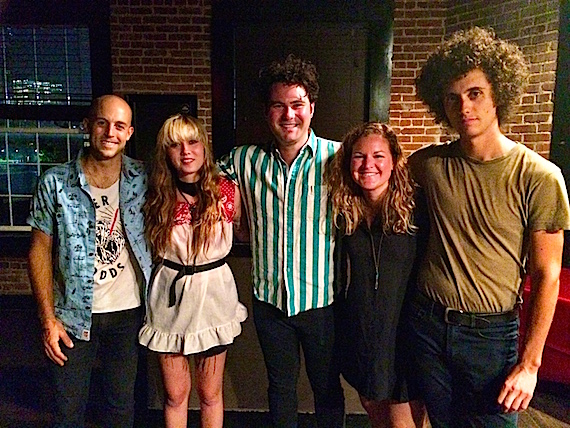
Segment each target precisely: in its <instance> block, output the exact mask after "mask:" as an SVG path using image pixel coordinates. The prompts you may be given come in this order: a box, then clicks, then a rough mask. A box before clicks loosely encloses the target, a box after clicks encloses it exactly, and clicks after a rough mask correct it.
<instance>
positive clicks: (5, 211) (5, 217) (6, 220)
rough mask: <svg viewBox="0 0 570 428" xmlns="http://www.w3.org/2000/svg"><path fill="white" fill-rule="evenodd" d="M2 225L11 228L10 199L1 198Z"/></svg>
mask: <svg viewBox="0 0 570 428" xmlns="http://www.w3.org/2000/svg"><path fill="white" fill-rule="evenodd" d="M0 225H1V226H11V224H10V199H9V198H7V197H1V196H0Z"/></svg>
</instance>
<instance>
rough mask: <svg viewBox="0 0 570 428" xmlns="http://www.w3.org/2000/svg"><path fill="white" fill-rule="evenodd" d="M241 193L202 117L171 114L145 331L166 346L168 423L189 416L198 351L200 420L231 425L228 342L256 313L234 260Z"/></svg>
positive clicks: (156, 196) (157, 165)
mask: <svg viewBox="0 0 570 428" xmlns="http://www.w3.org/2000/svg"><path fill="white" fill-rule="evenodd" d="M240 202H241V201H240V195H239V191H238V189H237V187H236V186H235V185H234V184H233V183H232V182H231V181H229V180H227V179H225V178H222V177H219V176H218V175H217V173H216V169H215V164H214V161H213V153H212V146H211V143H210V142H209V141H208V135H207V133H206V131H205V129H204V126H203V125H202V123H201V122H200V121H198V120H197V119H195V118H193V117H191V116H187V115H182V114H178V115H175V116H172V117H170V118H169V119H167V120H166V122H165V123H164V124H163V126H162V128H161V129H160V131H159V133H158V137H157V143H156V150H155V154H154V158H153V164H152V171H151V175H150V183H149V191H148V196H147V203H146V205H145V218H146V233H147V236H148V239H149V242H150V245H151V249H152V253H153V257H154V260H155V267H154V272H153V276H152V279H151V283H150V286H149V290H148V293H147V304H146V305H147V314H146V317H145V322H144V325H143V327H142V329H141V331H140V333H139V341H140V343H141V344H142V345H144V346H146V347H148V348H149V349H150V350H152V351H155V352H157V353H159V354H158V361H159V364H160V369H161V373H162V380H163V383H164V391H165V402H164V419H165V425H166V427H175V426H176V427H185V426H186V425H187V415H188V399H189V396H190V390H191V382H192V381H191V370H190V361H189V360H190V356H193V357H194V363H195V379H194V382H195V383H196V388H197V392H198V397H199V400H200V415H201V416H200V417H201V426H202V427H220V428H221V427H222V425H223V415H224V404H223V396H222V383H223V376H224V366H225V360H226V352H227V346H228V345H229V344H231V343H232V342H233V340H234V338H235V337H236V336H237V335H239V334H240V333H241V322H243V321H245V319H246V318H247V309H246V308H245V306H244V305H242V304H241V303H240V302H239V300H238V294H237V288H236V284H235V282H234V278H233V275H232V272H231V270H230V268H229V266H228V265H227V264H226V263H225V257H226V256H227V255H228V253H229V251H230V248H231V245H232V239H233V236H232V235H233V233H234V231H235V232H236V233H238V231H240V230H241V229H240V228H239V220H240V217H241V215H240V214H241V210H240V206H241V203H240ZM242 233H246V232H242Z"/></svg>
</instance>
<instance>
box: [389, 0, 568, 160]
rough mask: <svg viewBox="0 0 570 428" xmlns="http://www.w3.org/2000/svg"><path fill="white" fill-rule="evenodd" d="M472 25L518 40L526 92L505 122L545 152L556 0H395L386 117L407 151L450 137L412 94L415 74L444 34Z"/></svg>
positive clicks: (549, 119)
mask: <svg viewBox="0 0 570 428" xmlns="http://www.w3.org/2000/svg"><path fill="white" fill-rule="evenodd" d="M472 25H479V26H490V27H493V28H494V29H495V31H496V32H497V34H498V35H499V36H500V37H502V38H505V39H508V40H512V41H514V42H516V43H517V44H519V46H521V48H522V50H523V52H524V54H525V56H526V58H527V60H528V61H529V63H530V66H531V76H530V79H529V85H528V87H527V94H525V95H524V96H523V98H522V103H521V107H520V109H519V112H518V114H516V115H515V116H514V117H513V120H512V123H510V124H506V125H505V126H504V128H503V130H504V131H505V133H506V134H507V135H508V136H509V137H510V138H511V139H513V140H516V141H520V142H522V143H524V144H526V145H527V146H528V147H530V148H532V149H533V150H535V151H537V152H539V153H540V154H542V155H543V156H545V157H548V152H549V149H550V130H551V125H552V110H553V103H552V101H553V92H554V84H555V73H556V55H557V41H558V26H559V2H558V1H552V0H535V1H532V2H529V1H527V0H505V1H502V2H488V1H486V0H472V1H469V2H466V1H463V0H450V1H443V0H434V1H417V0H397V1H396V9H395V20H394V57H393V73H392V76H393V77H392V102H391V106H390V122H391V124H392V125H393V126H394V127H395V128H396V130H397V131H398V132H399V134H400V139H401V141H402V142H403V143H404V145H405V148H406V150H407V151H408V152H411V151H414V150H416V149H417V148H419V147H421V146H422V145H424V144H426V143H434V142H440V141H448V140H449V139H451V138H453V136H452V135H449V132H447V130H445V129H442V128H441V127H439V126H437V125H435V123H434V121H433V119H432V117H431V115H430V114H429V113H427V111H426V109H425V108H424V107H423V105H422V104H421V103H420V102H418V101H416V99H415V95H414V94H415V88H414V79H415V77H416V75H417V71H418V69H419V68H420V67H421V65H422V64H423V62H424V60H425V58H426V53H428V52H430V51H431V50H433V48H434V47H435V46H436V45H437V44H438V43H439V42H440V41H441V40H442V38H443V37H444V36H445V34H449V33H452V32H453V31H455V30H457V29H460V28H466V27H469V26H472Z"/></svg>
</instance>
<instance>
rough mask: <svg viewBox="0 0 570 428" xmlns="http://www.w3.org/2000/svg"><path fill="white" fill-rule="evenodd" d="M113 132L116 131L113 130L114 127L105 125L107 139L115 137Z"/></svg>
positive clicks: (108, 124)
mask: <svg viewBox="0 0 570 428" xmlns="http://www.w3.org/2000/svg"><path fill="white" fill-rule="evenodd" d="M113 130H114V128H113V125H112V124H110V123H107V124H106V125H105V135H106V136H107V137H113V136H114V132H113Z"/></svg>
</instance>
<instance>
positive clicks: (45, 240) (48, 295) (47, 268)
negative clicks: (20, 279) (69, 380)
mask: <svg viewBox="0 0 570 428" xmlns="http://www.w3.org/2000/svg"><path fill="white" fill-rule="evenodd" d="M52 245H53V242H52V237H51V236H49V235H47V234H45V233H44V232H42V231H40V230H38V229H32V241H31V244H30V252H29V254H28V270H29V272H28V273H29V275H30V281H31V283H32V290H33V292H34V296H35V298H36V301H37V306H38V315H39V318H40V323H41V326H42V340H43V344H44V351H45V353H46V355H47V356H48V357H49V358H50V359H51V360H52V361H53V362H54V363H56V364H59V365H60V366H63V364H64V363H65V361H67V357H66V356H65V354H64V353H63V352H62V351H61V347H60V345H59V341H60V340H61V341H62V342H63V343H64V344H65V345H66V346H67V347H68V348H71V347H73V342H72V341H71V339H70V338H69V336H68V334H67V332H66V331H65V329H64V328H63V325H62V324H61V322H60V321H59V320H58V319H57V318H56V317H55V311H54V304H53V267H52V256H51V254H52Z"/></svg>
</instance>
